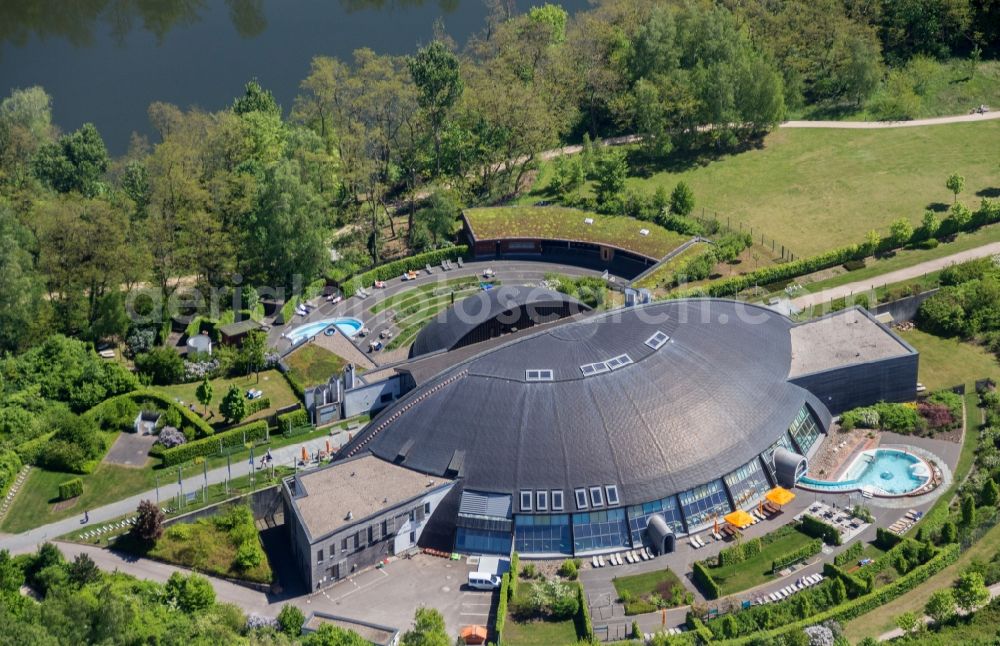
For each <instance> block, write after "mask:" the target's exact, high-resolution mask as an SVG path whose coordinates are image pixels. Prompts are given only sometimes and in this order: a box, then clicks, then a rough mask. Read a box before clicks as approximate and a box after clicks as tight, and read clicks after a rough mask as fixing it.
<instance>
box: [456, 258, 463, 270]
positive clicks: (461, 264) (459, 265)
mask: <svg viewBox="0 0 1000 646" xmlns="http://www.w3.org/2000/svg"><path fill="white" fill-rule="evenodd" d="M457 262H458V268H459V269H461V268H463V267H465V263H464V262H462V259H461V258H459V259H458V260H457Z"/></svg>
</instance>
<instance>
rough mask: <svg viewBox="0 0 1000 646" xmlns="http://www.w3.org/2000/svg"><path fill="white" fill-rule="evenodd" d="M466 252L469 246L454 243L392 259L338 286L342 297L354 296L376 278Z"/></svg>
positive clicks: (386, 277)
mask: <svg viewBox="0 0 1000 646" xmlns="http://www.w3.org/2000/svg"><path fill="white" fill-rule="evenodd" d="M468 252H469V247H467V246H466V245H456V246H454V247H445V248H444V249H435V250H433V251H427V252H424V253H418V254H417V255H415V256H410V257H408V258H402V259H400V260H393V261H392V262H387V263H386V264H384V265H379V266H378V267H375V268H374V269H370V270H368V271H366V272H365V273H363V274H358V275H357V276H355V277H354V278H352V279H350V280H348V281H345V282H344V283H343V284H342V285H341V286H340V289H341V291H342V292H343V293H344V298H350V297H351V296H354V294H355V293H356V292H357V291H358V289H359V288H361V287H371V286H372V285H373V284H374V283H375V281H376V280H389V279H390V278H396V277H397V276H402V275H403V273H404V272H406V271H409V270H410V269H415V270H422V269H423V268H424V266H425V265H438V264H440V263H441V261H442V260H457V259H458V258H461V257H463V256H465V255H466V254H467V253H468Z"/></svg>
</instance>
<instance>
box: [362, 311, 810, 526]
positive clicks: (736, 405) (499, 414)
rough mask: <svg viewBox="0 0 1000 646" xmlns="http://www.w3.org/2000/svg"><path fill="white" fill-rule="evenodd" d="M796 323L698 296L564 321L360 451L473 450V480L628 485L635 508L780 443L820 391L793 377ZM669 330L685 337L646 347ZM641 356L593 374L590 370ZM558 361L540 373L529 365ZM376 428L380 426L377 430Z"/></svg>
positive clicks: (464, 372) (461, 375)
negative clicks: (530, 376) (548, 373)
mask: <svg viewBox="0 0 1000 646" xmlns="http://www.w3.org/2000/svg"><path fill="white" fill-rule="evenodd" d="M791 327H792V323H791V321H789V320H788V319H787V318H785V317H783V316H781V315H779V314H776V313H775V312H772V311H770V310H767V309H765V308H762V307H759V306H755V305H749V304H746V303H735V302H732V301H725V300H715V299H689V300H676V301H667V302H661V303H654V304H651V305H648V306H643V307H637V308H630V309H626V310H615V311H612V312H608V313H605V314H602V315H598V316H591V317H588V318H585V319H582V320H579V321H574V322H569V323H565V324H562V325H557V326H552V327H550V328H548V329H546V330H544V331H542V332H539V333H537V334H533V335H530V336H527V337H523V338H519V339H516V340H514V341H512V342H510V343H507V344H505V345H503V346H500V347H499V348H494V349H492V350H488V351H486V352H484V353H482V354H480V355H478V356H476V357H473V358H471V359H469V360H466V361H464V362H462V363H459V364H458V365H456V366H454V367H453V368H451V369H450V370H447V371H445V372H443V373H441V374H440V375H439V376H438V377H436V378H435V379H431V380H429V381H427V382H426V383H424V384H423V385H422V386H420V387H419V388H417V389H416V390H414V391H412V392H411V393H409V394H408V395H407V396H406V397H405V398H403V399H401V400H400V401H399V402H397V404H396V405H395V406H393V407H392V408H390V409H387V411H385V412H384V413H383V414H381V415H380V416H379V417H377V418H376V419H375V420H374V421H373V423H372V424H371V425H370V426H369V427H368V430H367V431H366V432H365V433H362V434H361V435H360V436H359V437H358V438H356V439H355V442H354V443H353V447H348V452H350V450H351V449H352V448H354V449H356V450H361V447H362V446H363V447H364V449H370V450H371V451H372V452H374V453H375V454H376V455H377V456H379V457H382V458H383V459H386V460H394V459H396V458H397V456H398V452H399V449H400V447H402V446H403V445H404V444H405V443H407V442H408V441H412V444H411V446H410V448H409V450H408V451H407V454H406V457H405V459H404V460H403V461H402V463H401V464H402V465H403V466H406V467H409V468H412V469H416V470H418V471H422V472H425V473H432V474H436V475H443V474H445V472H446V470H447V467H448V464H449V462H450V461H451V459H452V455H453V453H454V451H455V450H456V449H460V450H464V451H465V460H464V477H465V488H466V489H472V490H476V491H489V492H498V493H509V494H512V495H516V494H517V492H518V491H520V490H521V489H563V490H565V491H566V500H567V511H575V508H574V505H573V496H572V490H573V489H574V488H577V487H589V486H594V485H608V484H616V485H618V489H619V495H620V498H621V502H622V504H636V503H641V502H647V501H650V500H655V499H658V498H661V497H664V496H666V495H669V494H672V493H676V492H680V491H683V490H686V489H689V488H691V487H693V486H696V485H699V484H703V483H705V482H708V481H710V480H713V479H715V478H718V477H721V476H722V475H723V474H725V473H728V472H730V471H732V470H734V469H737V468H738V467H740V466H742V465H743V464H745V463H746V462H747V460H749V459H750V458H751V457H752V456H754V455H755V454H758V453H761V452H762V451H764V450H765V449H766V448H768V447H769V446H770V445H771V444H772V443H773V442H774V441H775V439H776V438H777V437H778V436H779V434H780V433H781V432H782V431H784V430H785V429H787V428H788V425H789V423H790V422H791V420H792V419H793V418H794V416H795V414H796V412H797V411H798V410H799V409H800V408H801V407H802V405H803V404H804V403H805V402H807V401H809V402H810V403H812V404H813V405H814V406H822V405H821V404H819V403H818V401H817V400H816V399H815V397H813V396H812V395H811V394H809V393H807V391H805V390H804V389H802V388H801V387H799V386H796V385H794V384H791V383H789V382H788V381H787V375H788V371H789V366H790V360H791V341H790V334H789V332H790V329H791ZM657 331H662V332H664V333H666V334H667V335H669V336H670V337H671V339H670V341H669V342H667V343H666V344H664V345H663V346H662V347H661V348H660V349H658V350H654V349H653V348H652V347H650V346H649V345H647V344H646V341H647V339H649V338H650V337H651V336H652V335H653V334H655V333H656V332H657ZM622 354H627V355H628V357H629V358H630V359H631V360H632V362H633V363H631V364H630V365H624V366H621V367H619V368H617V369H615V370H611V371H607V372H603V373H602V374H597V375H595V376H590V377H584V376H583V372H582V371H581V369H580V367H581V366H582V365H584V364H589V363H594V362H600V361H605V360H608V359H611V358H613V357H616V356H619V355H622ZM529 369H543V370H546V369H547V370H552V371H553V380H552V381H550V382H528V381H526V379H525V371H526V370H529ZM376 429H379V430H378V431H377V432H375V431H376Z"/></svg>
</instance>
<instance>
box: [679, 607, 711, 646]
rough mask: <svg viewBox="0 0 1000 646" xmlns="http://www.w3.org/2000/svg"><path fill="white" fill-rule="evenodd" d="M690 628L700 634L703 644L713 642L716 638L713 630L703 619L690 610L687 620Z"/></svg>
mask: <svg viewBox="0 0 1000 646" xmlns="http://www.w3.org/2000/svg"><path fill="white" fill-rule="evenodd" d="M685 623H686V624H687V627H688V629H689V630H690V631H691V632H693V633H694V634H695V635H697V636H698V639H699V641H700V642H701V643H702V644H708V643H711V642H712V641H713V640H714V639H715V635H713V634H712V631H711V630H709V629H708V626H706V625H705V622H703V621H702V620H701V619H698V618H697V617H695V616H694V613H691V612H688V613H687V619H686V622H685Z"/></svg>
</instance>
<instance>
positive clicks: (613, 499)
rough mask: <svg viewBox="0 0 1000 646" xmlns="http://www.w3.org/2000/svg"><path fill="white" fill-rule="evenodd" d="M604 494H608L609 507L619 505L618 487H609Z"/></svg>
mask: <svg viewBox="0 0 1000 646" xmlns="http://www.w3.org/2000/svg"><path fill="white" fill-rule="evenodd" d="M604 493H605V494H607V498H608V506H609V507H610V506H612V505H617V504H618V487H616V486H615V485H608V486H607V487H605V488H604Z"/></svg>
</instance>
